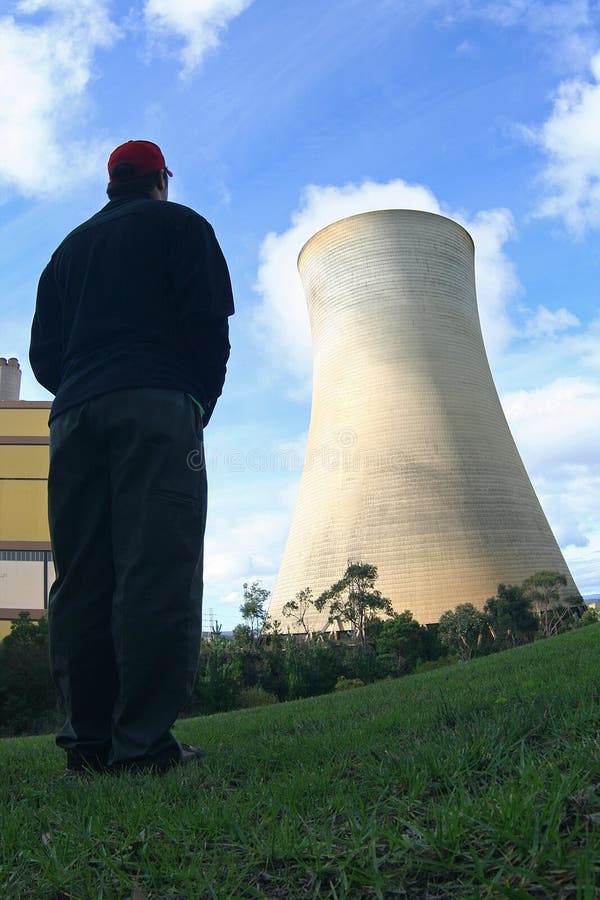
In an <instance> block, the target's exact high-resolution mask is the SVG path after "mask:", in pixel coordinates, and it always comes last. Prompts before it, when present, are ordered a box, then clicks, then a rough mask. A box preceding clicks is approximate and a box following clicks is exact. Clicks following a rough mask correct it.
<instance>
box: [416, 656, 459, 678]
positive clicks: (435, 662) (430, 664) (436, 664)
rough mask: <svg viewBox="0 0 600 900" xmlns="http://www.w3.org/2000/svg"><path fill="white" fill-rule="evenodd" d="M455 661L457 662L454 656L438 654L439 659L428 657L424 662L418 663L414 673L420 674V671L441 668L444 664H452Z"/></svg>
mask: <svg viewBox="0 0 600 900" xmlns="http://www.w3.org/2000/svg"><path fill="white" fill-rule="evenodd" d="M456 662H458V660H457V659H456V657H454V656H440V657H439V659H428V660H427V661H426V662H422V663H419V665H418V666H417V668H416V669H415V673H416V674H417V675H420V674H421V673H422V672H431V671H433V670H434V669H443V668H444V667H445V666H453V665H454V664H455V663H456Z"/></svg>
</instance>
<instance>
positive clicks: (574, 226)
mask: <svg viewBox="0 0 600 900" xmlns="http://www.w3.org/2000/svg"><path fill="white" fill-rule="evenodd" d="M590 68H591V72H592V76H593V80H580V79H579V80H570V81H564V82H562V83H561V84H560V85H559V87H558V91H557V94H556V97H555V99H554V106H553V109H552V113H551V115H550V117H549V118H548V119H547V121H546V122H545V123H544V124H543V125H542V127H541V129H539V130H537V131H535V130H532V129H529V130H528V131H526V132H525V133H526V134H527V135H528V136H529V137H530V139H532V140H533V141H535V142H536V143H537V144H538V145H539V146H540V147H541V148H542V150H543V151H544V153H545V154H546V157H547V161H546V164H545V166H544V168H543V170H542V173H541V181H542V183H543V185H544V187H545V190H546V192H547V196H546V198H545V199H544V200H543V201H542V203H541V204H540V205H539V207H538V210H537V215H538V216H540V217H552V218H560V219H562V220H563V221H564V223H565V224H566V226H567V228H568V229H569V230H570V231H571V232H572V233H573V234H574V235H576V236H579V237H580V236H582V235H583V233H584V232H585V230H586V229H587V228H595V227H598V226H599V225H600V128H599V127H598V122H599V121H600V53H598V54H596V55H595V56H594V57H593V58H592V60H591V63H590Z"/></svg>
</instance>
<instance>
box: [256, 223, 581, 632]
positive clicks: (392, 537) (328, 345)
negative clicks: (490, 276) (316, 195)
mask: <svg viewBox="0 0 600 900" xmlns="http://www.w3.org/2000/svg"><path fill="white" fill-rule="evenodd" d="M298 267H299V270H300V275H301V278H302V282H303V284H304V288H305V291H306V296H307V302H308V309H309V314H310V323H311V330H312V338H313V398H312V413H311V421H310V430H309V435H308V444H307V449H306V457H305V461H304V469H303V473H302V479H301V482H300V487H299V492H298V498H297V502H296V509H295V513H294V517H293V521H292V525H291V528H290V532H289V536H288V541H287V546H286V549H285V553H284V556H283V561H282V564H281V569H280V572H279V576H278V579H277V583H276V587H275V590H274V592H273V598H272V601H271V606H270V610H269V615H270V618H271V619H279V620H280V621H281V622H282V623H283V625H284V627H291V624H292V623H291V622H290V621H289V620H286V619H285V617H284V616H283V614H282V611H281V610H282V606H283V604H284V603H286V602H287V601H288V600H292V599H294V597H295V595H296V593H297V592H298V591H300V590H301V589H303V588H306V587H310V588H312V590H313V593H314V595H315V596H317V595H318V594H319V593H321V592H322V591H323V590H324V589H326V588H327V587H329V586H330V585H331V584H332V583H333V582H334V581H337V580H338V579H339V578H341V576H342V574H343V573H344V571H345V569H346V566H347V564H348V561H349V560H351V561H361V562H368V563H371V564H373V565H375V566H377V568H378V570H379V580H378V582H377V587H378V588H379V589H380V590H381V592H382V593H383V595H384V596H386V597H389V599H390V600H391V601H392V604H393V607H394V609H395V610H396V611H397V612H401V611H403V610H405V609H409V610H411V611H412V613H413V615H414V617H415V618H416V619H417V621H419V622H421V623H431V622H436V621H438V619H439V617H440V616H441V615H442V613H444V612H445V611H446V610H448V609H453V608H454V607H455V606H456V605H457V604H458V603H466V602H471V603H474V604H475V605H476V606H478V607H482V606H483V604H484V603H485V601H486V599H487V598H488V597H491V596H493V595H494V594H495V592H496V588H497V585H498V584H499V583H500V582H504V583H505V584H520V583H521V582H522V581H523V579H525V578H526V577H527V576H529V575H531V574H533V573H534V572H537V571H541V570H555V571H560V572H563V573H565V574H566V575H567V579H568V585H567V588H566V591H565V593H566V594H578V591H577V588H576V586H575V584H574V582H573V579H572V577H571V575H570V573H569V570H568V568H567V565H566V563H565V560H564V558H563V556H562V553H561V551H560V549H559V547H558V544H557V542H556V540H555V538H554V535H553V534H552V531H551V530H550V527H549V525H548V522H547V520H546V518H545V516H544V513H543V511H542V508H541V506H540V504H539V501H538V499H537V496H536V494H535V492H534V490H533V487H532V485H531V482H530V480H529V477H528V475H527V472H526V471H525V467H524V466H523V463H522V461H521V458H520V456H519V453H518V451H517V448H516V446H515V443H514V441H513V438H512V435H511V433H510V430H509V428H508V425H507V422H506V419H505V417H504V413H503V411H502V407H501V405H500V401H499V399H498V395H497V393H496V389H495V386H494V382H493V380H492V375H491V372H490V368H489V364H488V361H487V356H486V352H485V348H484V345H483V339H482V335H481V328H480V324H479V316H478V312H477V300H476V295H475V275H474V247H473V241H472V239H471V237H470V235H469V234H468V233H467V232H466V231H465V229H464V228H462V227H461V226H460V225H458V224H457V223H456V222H453V221H452V220H450V219H447V218H444V217H443V216H439V215H434V214H432V213H425V212H416V211H413V210H397V209H391V210H381V211H376V212H368V213H364V214H362V215H357V216H351V217H350V218H347V219H342V220H341V221H339V222H335V223H334V224H332V225H329V226H328V227H327V228H324V229H323V230H322V231H319V232H318V233H317V234H315V235H314V236H313V237H312V238H311V239H310V240H309V241H308V242H307V243H306V244H305V245H304V247H303V248H302V250H301V252H300V256H299V260H298ZM325 619H326V614H325V613H324V614H323V615H319V614H317V613H314V615H313V618H312V620H311V622H310V624H311V627H312V628H315V629H316V628H320V627H322V625H323V624H324V622H325ZM291 630H294V629H293V628H291ZM296 630H297V629H296Z"/></svg>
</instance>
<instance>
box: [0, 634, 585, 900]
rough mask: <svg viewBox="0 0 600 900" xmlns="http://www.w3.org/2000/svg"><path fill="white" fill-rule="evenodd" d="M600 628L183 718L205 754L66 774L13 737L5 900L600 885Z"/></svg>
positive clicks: (4, 836) (5, 775)
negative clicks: (348, 687) (419, 671)
mask: <svg viewBox="0 0 600 900" xmlns="http://www.w3.org/2000/svg"><path fill="white" fill-rule="evenodd" d="M599 701H600V626H590V627H588V628H584V629H581V630H579V631H576V632H570V633H568V634H565V635H563V636H561V637H558V638H554V639H552V640H549V641H541V642H539V643H536V644H534V645H530V646H527V647H523V648H520V649H518V650H514V651H510V652H508V653H503V654H499V655H497V656H493V657H487V658H485V659H482V660H478V661H474V662H471V663H469V664H466V665H460V666H454V667H452V668H450V669H442V670H438V671H434V672H430V673H427V674H423V675H415V676H411V677H408V678H403V679H400V680H397V681H389V682H383V683H379V684H376V685H372V686H370V687H363V688H357V689H356V690H352V691H346V692H343V693H341V694H337V695H329V696H325V697H320V698H314V699H310V700H303V701H297V702H295V703H286V704H281V705H277V706H270V707H265V708H261V709H251V710H245V711H242V712H235V713H227V714H223V715H217V716H211V717H208V718H204V719H202V718H201V719H187V720H182V721H180V722H179V723H178V724H177V727H176V732H177V735H178V736H179V737H180V739H182V740H185V741H189V742H194V743H200V744H202V745H203V746H204V747H206V749H207V750H209V751H210V755H209V757H208V759H207V760H206V761H204V762H202V763H194V764H192V765H190V766H188V767H186V768H182V769H180V770H173V771H171V772H169V773H168V774H166V775H163V776H152V775H148V774H144V775H120V776H111V775H102V776H97V777H94V778H92V779H90V780H89V781H77V782H69V781H66V780H65V779H64V777H63V769H64V755H63V754H62V753H61V752H60V751H59V750H57V749H56V748H55V746H54V743H53V739H52V738H51V737H41V738H40V737H36V738H21V739H11V740H5V741H1V742H0V790H1V792H2V807H1V817H2V820H1V828H2V832H1V856H0V897H2V900H8V898H13V897H15V898H16V897H18V898H42V897H48V898H56V900H59V898H67V897H71V898H93V900H96V898H104V897H125V898H133V900H151V898H152V900H157V898H161V900H163V898H171V900H174V898H188V900H191V898H203V897H217V898H227V897H233V898H246V897H267V898H279V897H281V898H284V897H285V898H287V897H319V898H321V897H323V898H328V897H331V898H341V897H360V898H363V897H409V898H429V900H433V898H446V897H457V898H464V897H467V898H470V897H474V898H477V897H508V898H527V897H549V898H553V900H554V898H562V897H564V898H567V897H574V898H581V900H593V898H597V897H599V896H600V877H599V870H598V866H599V860H600V839H599V832H600V828H599V825H600V702H599Z"/></svg>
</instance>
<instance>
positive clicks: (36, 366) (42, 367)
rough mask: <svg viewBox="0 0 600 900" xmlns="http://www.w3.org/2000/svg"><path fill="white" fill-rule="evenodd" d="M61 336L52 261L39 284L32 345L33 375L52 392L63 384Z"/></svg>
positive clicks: (30, 348) (60, 322) (60, 319)
mask: <svg viewBox="0 0 600 900" xmlns="http://www.w3.org/2000/svg"><path fill="white" fill-rule="evenodd" d="M61 335H62V314H61V307H60V301H59V298H58V293H57V290H56V283H55V280H54V273H53V268H52V261H51V262H49V263H48V265H47V266H46V268H45V269H44V271H43V272H42V275H41V277H40V281H39V284H38V290H37V299H36V304H35V314H34V316H33V322H32V325H31V342H30V345H29V362H30V363H31V368H32V369H33V374H34V375H35V377H36V379H37V380H38V382H39V383H40V384H41V385H42V386H43V387H45V388H46V389H47V390H48V391H50V393H51V394H56V392H57V391H58V386H59V384H60V374H61V363H62V337H61Z"/></svg>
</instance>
